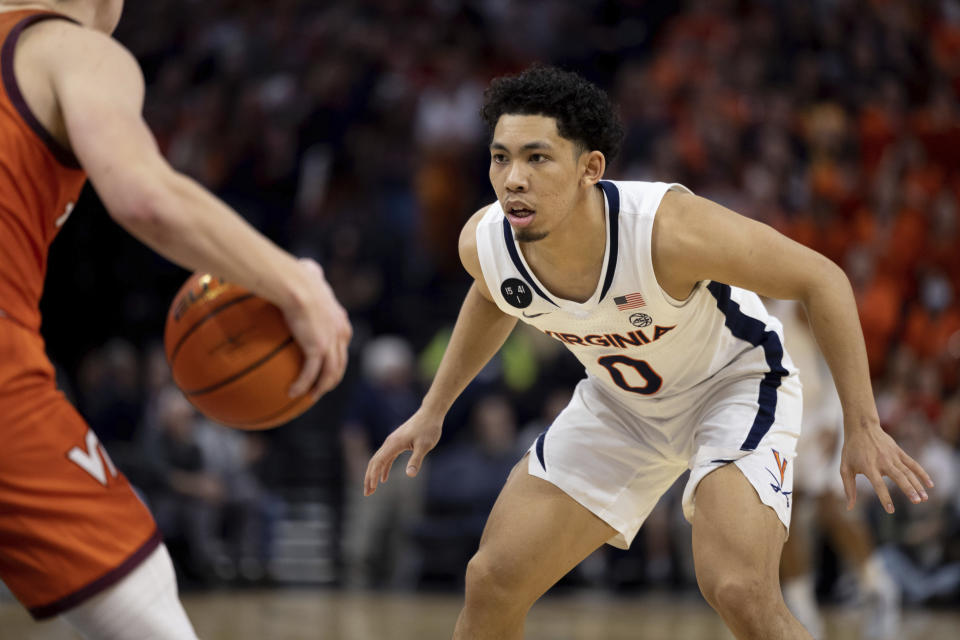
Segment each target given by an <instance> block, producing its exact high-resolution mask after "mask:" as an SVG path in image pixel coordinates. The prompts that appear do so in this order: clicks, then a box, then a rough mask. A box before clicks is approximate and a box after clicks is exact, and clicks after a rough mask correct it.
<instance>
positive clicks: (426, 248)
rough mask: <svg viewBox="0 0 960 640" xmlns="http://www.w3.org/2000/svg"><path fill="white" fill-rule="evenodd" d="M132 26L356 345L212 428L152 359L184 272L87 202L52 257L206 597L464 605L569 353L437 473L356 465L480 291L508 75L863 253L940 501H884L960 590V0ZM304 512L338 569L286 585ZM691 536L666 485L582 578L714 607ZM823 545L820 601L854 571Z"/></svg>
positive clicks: (886, 387)
mask: <svg viewBox="0 0 960 640" xmlns="http://www.w3.org/2000/svg"><path fill="white" fill-rule="evenodd" d="M116 35H117V37H118V39H119V40H121V41H122V42H123V43H124V44H125V45H126V46H128V47H129V48H130V49H131V50H132V51H133V52H134V54H135V55H136V56H137V58H138V59H139V61H140V63H141V65H142V66H143V68H144V72H145V75H146V80H147V98H146V109H145V117H146V120H147V122H148V123H149V125H150V126H151V128H152V129H153V131H154V132H155V134H156V136H157V140H158V142H159V144H160V146H161V148H162V149H163V152H164V154H165V155H166V156H167V158H169V160H170V162H171V163H172V164H173V165H174V166H175V167H177V168H178V169H180V170H182V171H184V172H186V173H187V174H189V175H191V176H193V177H194V178H196V179H197V180H198V181H200V182H201V183H203V184H204V185H206V186H207V187H209V188H210V189H211V190H212V191H214V192H215V193H217V194H218V195H219V196H221V197H222V198H224V199H225V200H226V201H227V202H228V203H230V204H231V205H232V206H234V207H235V208H236V209H237V210H238V211H240V212H241V213H242V214H243V215H244V216H245V217H246V218H247V219H248V220H249V221H250V222H251V223H253V224H254V225H256V226H257V227H258V228H259V229H261V230H262V231H263V232H264V233H266V234H267V235H268V236H270V237H271V238H272V239H274V240H275V241H277V242H278V243H280V244H282V245H284V246H285V247H287V248H289V249H290V250H292V251H293V252H295V253H297V254H300V255H310V256H314V257H316V258H317V259H318V260H319V261H320V262H321V264H323V266H324V268H325V270H326V274H327V277H328V278H329V280H330V281H331V283H332V284H333V287H334V289H335V290H336V293H337V295H338V297H339V299H340V300H341V301H342V303H343V304H344V306H345V307H346V308H347V310H348V311H349V313H350V317H351V320H352V322H353V324H354V329H355V339H354V342H353V346H352V358H351V364H350V367H349V371H348V374H347V378H346V379H345V381H344V383H343V384H342V385H341V386H340V387H339V388H338V389H337V390H336V391H335V392H333V393H331V394H329V395H328V396H326V397H324V398H323V399H322V400H321V401H320V403H319V404H318V405H317V407H316V408H314V409H313V410H311V411H310V412H308V413H307V414H305V415H304V416H303V417H301V418H300V419H298V420H296V421H294V422H293V423H291V424H290V425H287V426H285V427H282V428H280V429H276V430H273V431H269V432H263V433H256V434H246V433H240V432H235V431H231V430H228V429H224V428H222V427H218V426H215V425H211V424H209V423H207V422H205V421H204V420H202V419H201V418H200V417H199V416H198V415H197V414H196V413H194V412H193V410H192V409H191V407H190V406H189V404H188V403H187V402H185V401H184V399H183V397H182V396H181V395H179V393H178V392H177V391H176V390H175V389H174V388H173V387H172V386H171V382H170V378H169V372H168V370H167V368H166V363H165V360H164V356H163V351H162V348H161V347H160V345H159V344H158V340H159V337H160V336H161V335H162V328H163V321H164V318H165V314H166V309H167V306H168V305H169V302H170V300H171V299H172V296H173V294H174V292H175V291H176V289H177V288H178V287H179V285H180V284H181V283H182V281H183V280H184V279H185V278H186V276H187V274H186V273H185V272H183V271H182V270H180V269H178V268H177V267H174V266H172V265H170V264H169V263H166V262H165V261H163V260H162V259H160V258H158V257H156V256H154V255H153V254H151V253H150V252H149V251H147V250H146V249H144V248H142V247H140V246H139V245H138V244H137V243H136V242H134V241H133V240H131V239H129V238H128V237H126V236H125V235H124V233H123V232H122V231H121V230H119V229H118V228H117V227H115V226H114V225H113V224H112V223H111V222H110V221H109V219H108V218H107V217H106V215H105V213H104V212H103V211H102V208H101V207H100V205H99V203H98V202H97V200H96V198H95V196H94V195H93V194H92V192H88V193H86V194H85V196H84V198H83V200H82V201H81V205H79V206H78V207H77V214H76V215H75V216H74V217H73V219H71V221H70V224H68V225H66V227H65V229H64V231H63V232H62V234H61V238H60V239H58V240H57V242H56V243H55V244H54V248H53V254H52V258H51V265H50V275H49V280H48V291H47V296H46V300H45V302H44V314H45V316H44V317H45V326H44V332H45V335H46V337H47V340H48V347H49V350H50V352H51V355H52V357H53V358H54V359H55V361H56V362H57V364H58V365H59V368H60V370H61V373H62V383H63V387H64V388H65V389H66V390H67V391H68V393H69V394H70V396H71V397H72V398H73V400H74V401H75V402H76V403H77V405H78V407H79V408H80V409H81V411H82V412H83V414H84V415H85V416H86V417H87V419H88V420H89V421H90V423H91V425H92V426H93V427H94V428H95V430H96V431H97V433H98V434H99V436H100V438H101V440H103V441H104V443H105V444H106V445H107V446H108V447H109V449H110V451H111V453H112V455H113V456H114V459H115V461H116V462H117V464H118V466H120V467H121V468H123V469H124V470H125V471H126V473H127V474H128V475H129V477H130V478H131V480H132V481H133V482H134V483H135V484H136V485H137V486H138V487H139V488H140V489H141V491H142V492H143V494H144V496H145V499H146V500H147V501H148V503H149V504H150V505H151V507H152V508H153V510H154V513H155V514H156V516H157V519H158V521H159V523H160V525H161V527H162V529H163V531H164V534H165V536H166V537H167V540H168V544H170V546H171V549H172V550H173V551H174V555H175V557H176V560H177V564H178V568H179V569H180V570H181V574H182V575H183V577H184V582H185V584H186V585H187V586H188V587H189V586H190V585H201V586H202V585H213V584H219V583H224V582H227V583H230V582H236V581H249V582H254V583H262V582H263V581H264V580H266V581H275V582H283V581H284V580H285V579H287V578H289V579H290V580H293V579H295V578H296V576H299V579H300V580H301V581H304V580H306V581H310V580H313V581H316V582H324V583H331V584H339V585H345V586H357V587H373V588H378V587H383V588H389V587H395V588H429V587H437V588H442V587H448V588H458V587H459V585H460V580H461V579H462V576H463V571H464V567H465V564H466V561H467V559H468V558H469V556H470V554H471V553H472V552H473V550H474V549H475V548H476V545H477V542H478V540H479V535H480V532H481V530H482V527H483V524H484V521H485V518H486V515H487V513H488V512H489V509H490V507H491V506H492V504H493V501H494V499H495V497H496V495H497V493H498V491H499V489H500V487H501V486H502V483H503V481H504V479H505V478H506V475H507V473H508V472H509V470H510V468H511V466H512V465H513V464H514V463H515V462H516V461H517V460H518V459H519V457H520V456H521V455H522V453H523V451H524V450H525V449H526V447H527V446H528V445H529V444H530V443H531V442H532V440H533V439H534V438H535V436H536V434H538V433H539V432H540V431H541V430H542V429H543V428H544V427H545V426H546V425H549V423H550V421H551V420H552V418H553V416H555V415H556V413H557V412H558V411H559V409H560V408H562V407H563V406H564V404H565V402H566V401H567V399H568V398H569V394H570V391H571V390H572V387H573V385H574V384H575V383H576V381H577V380H578V379H579V378H580V377H581V376H582V368H581V367H580V366H579V364H578V363H577V362H576V361H575V360H574V359H573V357H572V356H570V355H569V354H567V353H566V352H565V351H564V350H563V349H562V346H561V345H560V344H559V343H557V342H555V341H552V340H550V339H548V338H546V337H544V336H542V335H539V334H537V332H535V331H530V330H526V329H524V328H522V327H518V330H517V331H516V332H515V333H514V335H513V336H512V337H511V338H510V340H509V341H508V343H507V345H506V346H505V348H504V349H503V351H502V352H501V353H500V354H499V355H498V356H497V357H496V358H495V359H494V360H493V361H492V362H491V363H490V365H489V366H488V367H487V368H486V369H485V370H484V371H483V372H482V373H481V375H480V376H479V377H478V379H477V380H476V382H475V383H474V384H472V385H471V386H470V388H469V389H468V390H467V392H466V393H465V394H464V396H463V397H462V398H461V400H460V401H458V403H457V404H456V405H455V406H454V408H453V410H452V411H451V412H450V414H449V416H448V419H447V422H446V425H445V430H444V436H443V439H442V440H441V442H440V444H439V446H438V447H437V449H436V450H435V452H434V453H433V454H431V456H430V457H428V459H427V464H426V466H425V468H424V473H423V474H422V475H421V477H419V478H417V479H416V480H410V479H407V478H405V477H403V474H402V469H401V471H400V472H399V473H398V472H397V470H394V475H393V476H391V479H390V481H389V482H388V483H387V484H386V485H384V486H382V487H381V488H380V490H378V492H377V493H376V494H375V495H374V496H373V497H372V498H368V499H365V500H364V499H362V498H361V477H362V473H363V469H364V468H365V466H366V462H367V459H368V458H369V455H370V454H371V453H372V452H373V451H374V450H376V448H377V447H378V446H379V445H380V443H381V442H382V440H383V438H384V437H385V436H386V435H387V434H388V433H389V432H390V431H392V430H393V429H394V428H396V427H397V426H399V424H400V423H401V422H402V421H403V420H404V419H405V418H406V417H408V416H409V415H410V414H411V413H412V412H413V411H414V410H415V409H416V408H417V406H418V403H419V400H420V398H421V397H422V394H423V392H424V390H425V388H426V387H427V385H428V384H429V381H430V379H431V377H432V375H433V373H434V371H435V370H436V367H437V365H438V363H439V359H440V356H441V354H442V352H443V349H444V346H445V344H446V341H447V339H448V336H449V333H450V329H451V327H452V323H453V321H454V319H455V317H456V313H457V311H458V309H459V304H460V302H461V300H462V298H463V295H464V294H465V292H466V289H467V287H468V285H469V280H468V277H467V275H466V274H465V272H463V270H462V268H461V267H460V265H459V262H458V259H457V250H456V247H457V236H458V233H459V230H460V227H461V225H462V224H463V223H464V222H465V221H466V219H467V217H468V216H469V215H470V214H471V213H473V212H474V211H475V210H477V209H478V208H479V207H481V206H483V205H485V204H487V203H489V202H491V201H492V200H493V199H494V194H493V192H492V189H491V188H490V187H489V185H488V182H487V171H486V169H487V164H488V162H489V158H488V152H487V150H486V149H485V146H486V142H487V137H486V136H487V133H486V131H485V130H484V129H483V127H482V123H481V120H480V118H479V115H478V110H479V107H480V103H481V100H482V93H483V89H484V87H485V85H486V83H487V82H488V81H489V79H490V78H492V77H494V76H496V75H500V74H503V73H512V72H517V71H519V70H521V69H523V68H524V67H526V66H527V65H529V64H531V63H534V62H547V63H551V64H557V65H559V66H562V67H564V68H567V69H572V70H576V71H578V72H580V73H581V74H583V75H584V76H586V77H587V78H589V79H591V80H593V81H594V82H596V83H598V84H599V85H600V86H602V87H604V88H606V89H607V90H608V91H609V92H610V94H611V95H612V97H613V98H614V101H615V102H616V104H618V105H619V109H620V113H621V116H622V118H623V121H624V124H625V126H626V131H627V139H626V142H625V144H624V148H623V151H622V154H621V156H620V157H619V158H617V159H616V160H615V161H614V162H612V163H610V165H609V168H608V171H607V177H609V178H613V179H620V180H663V181H669V182H680V183H683V184H685V185H686V186H688V187H690V188H691V189H692V190H693V191H694V192H696V193H698V194H699V195H702V196H704V197H707V198H710V199H713V200H716V201H718V202H720V203H722V204H724V205H726V206H728V207H730V208H732V209H734V210H736V211H738V212H740V213H743V214H745V215H748V216H750V217H753V218H756V219H758V220H762V221H764V222H767V223H769V224H771V225H773V226H774V227H776V228H778V229H779V230H781V231H782V232H784V233H786V234H787V235H789V236H790V237H792V238H794V239H796V240H797V241H799V242H802V243H804V244H807V245H809V246H811V247H813V248H814V249H816V250H818V251H820V252H823V253H824V254H826V255H827V256H829V257H830V258H831V259H833V260H834V261H836V262H837V263H838V264H840V265H841V266H842V267H844V269H845V270H846V272H847V274H848V275H849V277H850V279H851V282H852V284H853V287H854V290H855V293H856V297H857V301H858V304H859V307H860V315H861V320H862V324H863V329H864V333H865V337H866V341H867V348H868V352H869V357H870V365H871V372H872V374H873V377H874V389H875V392H876V394H877V399H878V407H879V410H880V415H881V419H882V421H883V425H884V427H885V428H886V429H887V430H888V431H889V432H890V433H891V434H893V435H894V436H895V437H896V438H898V440H899V441H900V442H901V443H902V445H903V446H904V448H905V449H906V450H907V451H908V452H909V453H911V454H912V455H913V456H914V457H916V458H917V459H918V460H920V461H921V462H922V463H923V464H924V465H925V466H926V468H927V470H928V471H929V472H930V474H931V475H932V476H933V477H934V479H935V481H936V483H937V487H936V488H935V489H934V490H933V491H932V492H931V494H930V495H931V500H930V502H929V503H926V504H923V505H919V506H910V507H907V505H906V503H905V502H904V503H902V504H900V505H899V506H902V507H903V508H898V509H897V512H896V514H895V515H894V516H890V517H887V516H884V515H882V513H881V511H880V509H879V505H878V504H876V500H875V499H873V498H872V497H870V493H867V492H863V493H862V494H861V495H862V496H866V499H862V500H861V502H860V505H859V508H861V509H862V510H864V512H865V513H866V516H867V517H868V518H870V519H871V521H872V522H873V523H874V524H875V532H876V534H877V537H878V543H879V544H881V545H889V546H892V547H896V548H897V549H899V550H900V551H902V552H903V557H905V558H906V559H907V560H908V561H909V565H910V568H911V570H915V571H916V572H918V573H917V574H916V575H918V576H921V577H929V579H930V582H928V583H929V584H933V583H934V582H935V584H937V585H938V588H937V589H936V590H931V591H930V592H926V591H925V592H922V593H919V592H918V593H913V595H912V596H911V597H912V598H913V599H914V600H915V601H918V602H924V601H926V602H930V601H932V602H943V601H948V602H954V603H955V602H956V599H957V598H958V596H960V588H958V583H960V564H958V563H960V535H958V534H960V499H958V495H960V492H958V491H957V490H956V489H957V485H958V481H960V217H958V206H960V2H957V1H956V0H939V1H936V0H925V1H922V2H917V1H910V0H816V1H811V2H787V1H775V0H739V1H735V0H688V1H686V2H677V3H664V2H654V1H652V0H651V1H645V0H616V1H615V0H578V1H577V2H569V1H564V0H536V1H533V0H353V1H347V0H333V1H330V2H315V1H310V0H276V1H274V2H270V3H263V2H256V1H254V0H204V1H203V2H199V1H196V0H164V1H158V2H150V3H134V2H130V3H127V7H126V13H125V16H124V18H123V21H122V22H121V25H120V28H119V30H118V32H117V34H116ZM681 482H682V480H681ZM681 486H682V485H681ZM297 518H299V519H300V520H311V519H312V520H311V521H313V522H314V525H315V526H314V528H313V529H310V528H309V527H308V528H307V529H305V531H313V532H315V534H316V535H317V536H322V537H323V538H324V540H326V542H325V543H324V544H323V545H319V546H314V547H310V549H311V551H310V553H311V554H314V555H317V554H320V555H322V556H324V558H325V562H326V564H322V565H311V566H316V567H326V568H327V569H325V570H320V569H319V568H318V570H317V572H315V573H312V574H311V573H309V572H307V573H301V574H294V573H289V572H288V573H286V574H285V573H283V572H281V571H275V570H273V569H272V567H273V568H275V567H278V566H281V565H278V564H276V558H277V557H278V555H280V554H281V551H280V550H279V549H281V547H282V544H281V543H282V541H283V539H288V538H290V536H291V535H292V534H291V531H292V530H293V529H292V528H291V527H293V525H292V524H291V523H292V522H294V521H295V520H296V519H297ZM688 538H689V527H688V526H687V525H686V524H685V523H684V522H683V520H682V516H681V515H680V509H679V496H678V495H674V493H673V492H671V493H669V494H668V495H667V496H665V497H664V499H663V501H662V504H661V505H660V506H659V507H658V509H657V510H656V511H655V512H654V514H653V515H652V516H651V520H650V522H649V523H648V525H647V526H645V527H644V529H643V530H642V531H641V534H640V536H639V537H638V539H637V541H636V542H635V543H634V549H632V550H631V551H629V552H622V551H616V550H613V549H612V548H611V549H606V550H604V551H602V552H601V553H598V554H596V555H595V556H593V557H591V558H590V559H589V560H588V562H586V563H585V564H584V565H583V566H582V567H581V568H580V569H579V570H578V571H577V572H576V573H575V574H574V575H573V576H571V577H570V578H568V579H566V580H565V584H578V583H588V584H592V585H602V586H606V587H609V588H611V589H624V588H643V587H648V586H657V587H662V586H671V587H675V588H678V589H694V588H695V582H694V579H693V574H692V568H691V564H692V563H691V559H690V557H689V541H688ZM283 549H284V550H283V551H282V553H283V554H287V555H288V556H289V555H290V554H295V552H294V551H292V550H291V548H290V546H289V545H288V546H287V547H283ZM821 551H822V553H821V554H820V555H819V557H820V561H819V563H820V568H821V576H823V577H822V579H821V584H820V588H821V592H822V594H823V593H824V592H830V590H834V589H837V588H838V586H837V585H842V584H843V580H842V575H843V573H844V567H842V566H838V565H837V563H836V562H832V561H831V557H832V556H831V550H830V548H829V546H828V545H823V548H822V550H821ZM307 560H309V558H304V559H303V562H302V563H300V566H308V564H304V563H307ZM904 572H906V570H903V571H902V572H901V573H904ZM284 576H287V578H285V577H284ZM908 595H909V594H908Z"/></svg>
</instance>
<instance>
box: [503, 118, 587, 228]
mask: <svg viewBox="0 0 960 640" xmlns="http://www.w3.org/2000/svg"><path fill="white" fill-rule="evenodd" d="M580 156H581V154H580V152H579V147H578V146H577V145H576V144H574V143H573V142H571V141H570V140H567V139H566V138H564V137H562V136H561V135H560V133H559V132H558V131H557V121H556V120H555V119H554V118H549V117H547V116H540V115H533V116H531V115H511V114H505V115H502V116H500V120H498V121H497V126H496V128H495V129H494V131H493V141H492V142H491V143H490V183H491V184H492V185H493V190H494V191H495V192H496V193H497V200H499V201H500V206H501V207H503V211H504V213H505V214H506V216H507V220H508V221H509V222H510V225H511V226H512V227H513V230H514V232H515V233H516V236H517V240H519V241H520V242H535V241H537V240H542V239H544V238H546V237H547V236H548V235H549V234H550V231H551V230H552V229H555V228H556V226H557V224H559V223H560V222H561V221H562V220H563V219H564V218H566V217H567V216H568V215H569V214H570V212H571V211H572V210H573V208H574V207H575V205H576V204H577V202H578V198H579V196H580V193H579V191H578V186H579V184H580V181H579V174H578V171H579V168H580V161H579V159H580Z"/></svg>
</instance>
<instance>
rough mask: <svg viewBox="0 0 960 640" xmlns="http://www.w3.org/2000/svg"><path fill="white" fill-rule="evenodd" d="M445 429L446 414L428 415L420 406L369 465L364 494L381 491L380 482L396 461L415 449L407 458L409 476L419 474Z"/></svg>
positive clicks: (384, 443) (386, 442)
mask: <svg viewBox="0 0 960 640" xmlns="http://www.w3.org/2000/svg"><path fill="white" fill-rule="evenodd" d="M442 428H443V416H440V417H435V416H431V415H427V414H426V412H424V411H423V409H420V410H419V411H417V412H416V413H415V414H413V416H412V417H411V418H410V419H409V420H407V421H406V422H404V423H403V424H402V425H400V426H399V427H398V428H397V429H396V430H395V431H394V432H393V433H391V434H390V435H389V436H387V439H386V440H384V441H383V444H382V445H381V446H380V448H379V449H377V452H376V453H374V454H373V457H372V458H370V462H369V463H368V464H367V473H366V475H365V476H364V478H363V495H365V496H369V495H370V494H372V493H373V492H374V491H376V490H377V485H378V484H379V483H381V482H386V481H387V478H388V477H389V476H390V467H392V466H393V461H394V460H396V459H397V456H399V455H400V454H401V453H403V452H404V451H413V454H412V455H411V456H410V460H408V461H407V475H408V476H410V477H411V478H412V477H414V476H415V475H417V472H418V471H420V466H421V465H422V464H423V458H424V456H426V455H427V453H428V452H429V451H430V450H431V449H433V448H434V447H435V446H437V442H438V441H439V440H440V432H441V430H442Z"/></svg>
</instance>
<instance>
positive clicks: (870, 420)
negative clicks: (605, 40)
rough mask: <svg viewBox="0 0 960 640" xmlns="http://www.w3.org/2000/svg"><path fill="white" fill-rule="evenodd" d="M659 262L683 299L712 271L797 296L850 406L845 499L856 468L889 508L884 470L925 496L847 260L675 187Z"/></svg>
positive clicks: (657, 239)
mask: <svg viewBox="0 0 960 640" xmlns="http://www.w3.org/2000/svg"><path fill="white" fill-rule="evenodd" d="M653 262H654V270H655V271H656V274H657V279H658V280H659V281H660V284H661V285H662V286H663V287H664V288H665V289H667V291H668V292H671V289H672V293H673V294H674V295H675V296H678V297H680V298H684V297H686V295H687V294H688V293H689V292H690V290H691V288H692V286H693V285H694V284H695V283H696V282H699V281H702V280H715V281H718V282H723V283H726V284H730V285H734V286H737V287H741V288H744V289H749V290H751V291H755V292H757V293H759V294H761V295H764V296H767V297H770V298H779V299H787V300H800V301H801V302H802V303H803V305H804V306H805V307H806V310H807V316H808V318H809V319H810V327H811V329H812V330H813V333H814V336H815V337H816V339H817V344H818V345H819V346H820V351H821V352H822V353H823V356H824V358H825V359H826V361H827V364H828V365H829V366H830V371H831V373H832V374H833V379H834V382H835V383H836V386H837V392H838V394H839V396H840V401H841V404H842V405H843V416H844V446H843V456H842V461H841V467H840V472H841V475H842V477H843V484H844V488H845V490H846V493H847V499H848V508H852V507H853V504H854V502H855V501H856V482H855V478H856V475H857V474H863V475H865V476H866V477H867V479H868V480H870V483H871V484H872V485H873V488H874V490H875V491H876V492H877V496H878V497H879V498H880V501H881V503H882V505H883V507H884V509H886V511H887V512H888V513H892V512H893V501H892V500H891V499H890V493H889V491H887V487H886V484H885V483H884V481H883V476H887V477H889V478H890V479H892V480H893V481H894V482H896V484H897V485H898V486H899V487H900V489H901V490H902V491H903V492H904V494H906V495H907V497H909V498H910V500H911V501H912V502H914V503H917V502H922V501H925V500H926V499H927V493H926V491H925V489H924V485H926V486H927V487H933V482H932V481H931V480H930V476H929V475H927V473H926V471H924V469H923V467H922V466H920V464H918V463H917V462H916V461H915V460H913V458H911V457H910V456H908V455H907V454H906V453H905V452H904V451H903V450H902V449H901V448H900V447H899V446H898V445H897V443H896V442H895V441H894V440H893V438H891V437H890V436H889V435H888V434H887V433H886V432H884V431H883V429H882V428H881V426H880V418H879V415H878V414H877V407H876V403H875V401H874V398H873V391H872V389H871V384H870V373H869V368H868V365H867V351H866V346H865V345H864V340H863V332H862V330H861V328H860V319H859V316H858V315H857V305H856V300H855V299H854V296H853V289H852V288H851V286H850V281H849V280H848V279H847V276H846V274H844V272H843V270H842V269H840V267H838V266H837V265H836V264H834V263H833V262H831V261H830V260H829V259H827V258H826V257H824V256H822V255H820V254H819V253H817V252H815V251H812V250H811V249H809V248H807V247H804V246H803V245H801V244H799V243H796V242H794V241H793V240H790V239H789V238H787V237H785V236H783V235H781V234H780V233H777V232H776V231H775V230H773V229H772V228H770V227H769V226H767V225H765V224H761V223H759V222H756V221H753V220H750V219H748V218H745V217H743V216H740V215H738V214H736V213H734V212H732V211H730V210H728V209H726V208H724V207H722V206H720V205H718V204H716V203H713V202H710V201H709V200H705V199H703V198H698V197H697V196H693V195H689V194H682V193H675V192H671V193H668V194H667V195H666V196H665V197H664V199H663V203H662V204H661V206H660V209H659V210H658V212H657V217H656V220H655V222H654V231H653Z"/></svg>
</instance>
